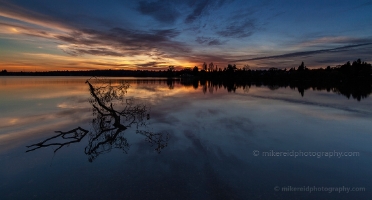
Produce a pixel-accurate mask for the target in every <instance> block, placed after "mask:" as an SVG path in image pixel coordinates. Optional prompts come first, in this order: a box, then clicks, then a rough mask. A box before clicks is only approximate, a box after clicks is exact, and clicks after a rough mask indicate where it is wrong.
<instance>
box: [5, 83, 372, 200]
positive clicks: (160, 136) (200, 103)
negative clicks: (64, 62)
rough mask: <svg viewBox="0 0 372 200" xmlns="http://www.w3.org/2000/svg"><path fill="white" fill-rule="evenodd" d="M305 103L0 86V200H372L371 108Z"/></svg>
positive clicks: (336, 101) (209, 91)
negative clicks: (370, 199) (371, 199)
mask: <svg viewBox="0 0 372 200" xmlns="http://www.w3.org/2000/svg"><path fill="white" fill-rule="evenodd" d="M302 94H303V95H302ZM302 94H301V91H300V90H298V89H297V88H290V87H267V86H263V85H262V86H260V85H255V84H253V85H250V86H244V87H241V86H234V85H233V86H226V85H223V84H220V85H218V84H213V83H211V82H208V81H206V82H197V81H196V82H195V81H193V82H190V81H180V80H173V81H171V80H167V79H160V78H157V79H154V78H141V79H139V78H106V79H104V78H98V79H97V78H89V77H0V180H1V181H0V199H2V200H4V199H88V198H90V199H369V198H370V197H371V196H372V192H371V191H372V173H371V170H372V145H371V142H372V123H371V120H372V110H371V107H372V100H371V98H370V97H369V96H367V97H366V98H362V99H359V100H358V98H356V97H353V96H349V98H348V97H347V96H345V95H343V94H341V93H340V92H337V91H336V90H329V91H327V90H317V89H314V90H313V89H309V90H305V92H304V93H302ZM26 151H28V152H26Z"/></svg>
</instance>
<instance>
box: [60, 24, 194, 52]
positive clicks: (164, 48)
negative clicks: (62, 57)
mask: <svg viewBox="0 0 372 200" xmlns="http://www.w3.org/2000/svg"><path fill="white" fill-rule="evenodd" d="M178 35H179V31H177V30H175V29H163V30H150V31H139V30H132V29H124V28H118V27H117V28H113V29H111V30H109V31H98V30H93V29H84V30H80V31H78V30H77V31H73V32H70V33H69V34H68V35H58V36H56V38H57V39H59V40H60V41H62V42H66V43H69V44H63V45H59V48H60V49H62V50H63V51H65V52H66V53H68V54H70V55H76V56H78V55H83V54H90V55H101V56H118V57H120V56H133V55H142V54H146V53H148V52H149V51H150V50H153V49H157V50H159V51H161V52H160V53H158V54H157V56H164V55H166V54H170V55H173V56H174V55H178V54H180V55H182V54H183V53H186V52H189V51H190V49H189V48H188V47H187V46H186V45H185V44H183V43H181V42H177V41H172V38H174V37H176V36H178ZM164 52H166V53H164Z"/></svg>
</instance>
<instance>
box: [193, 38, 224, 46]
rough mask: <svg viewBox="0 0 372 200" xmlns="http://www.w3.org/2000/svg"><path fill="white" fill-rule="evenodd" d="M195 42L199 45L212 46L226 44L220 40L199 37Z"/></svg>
mask: <svg viewBox="0 0 372 200" xmlns="http://www.w3.org/2000/svg"><path fill="white" fill-rule="evenodd" d="M195 41H196V42H197V43H199V44H207V45H210V46H212V45H222V44H224V42H221V41H220V40H219V39H216V38H212V37H197V38H196V40H195Z"/></svg>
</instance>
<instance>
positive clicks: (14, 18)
mask: <svg viewBox="0 0 372 200" xmlns="http://www.w3.org/2000/svg"><path fill="white" fill-rule="evenodd" d="M358 58H360V59H362V60H363V61H367V62H371V61H372V1H370V0H353V1H351V0H348V1H343V0H337V1H336V0H327V1H324V0H311V1H309V0H307V1H302V0H301V1H299V0H284V1H283V0H282V1H279V0H278V1H271V0H257V1H248V0H242V1H238V0H235V1H234V0H217V1H211V0H198V1H197V0H164V1H137V0H133V1H130V0H121V1H119V0H106V1H96V0H90V1H76V0H53V1H52V0H0V70H2V69H6V70H8V71H53V70H90V69H148V70H158V69H165V68H167V66H169V65H174V66H177V68H181V67H193V66H199V67H201V65H202V63H203V62H207V63H210V62H213V63H214V64H215V65H217V66H218V67H219V68H223V67H226V66H227V64H228V63H231V64H237V66H238V67H242V66H243V65H245V64H248V65H249V66H251V68H257V67H261V68H267V67H279V68H291V67H297V66H298V65H299V64H300V63H301V61H304V62H305V65H307V66H308V67H326V66H328V65H331V66H335V65H338V64H343V63H345V62H347V61H353V60H356V59H358Z"/></svg>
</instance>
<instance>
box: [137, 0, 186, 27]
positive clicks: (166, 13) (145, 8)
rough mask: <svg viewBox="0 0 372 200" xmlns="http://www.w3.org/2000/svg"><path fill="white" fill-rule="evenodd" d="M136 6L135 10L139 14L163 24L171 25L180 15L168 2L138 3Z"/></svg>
mask: <svg viewBox="0 0 372 200" xmlns="http://www.w3.org/2000/svg"><path fill="white" fill-rule="evenodd" d="M138 4H139V5H138V8H137V10H138V11H139V12H140V13H142V14H144V15H149V16H151V17H153V18H154V19H156V20H158V21H160V22H163V23H171V24H172V23H174V22H175V21H176V20H177V19H178V18H179V17H180V13H179V12H178V11H177V10H176V9H175V8H174V6H173V5H172V4H171V2H169V1H155V2H147V1H140V2H139V3H138Z"/></svg>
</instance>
